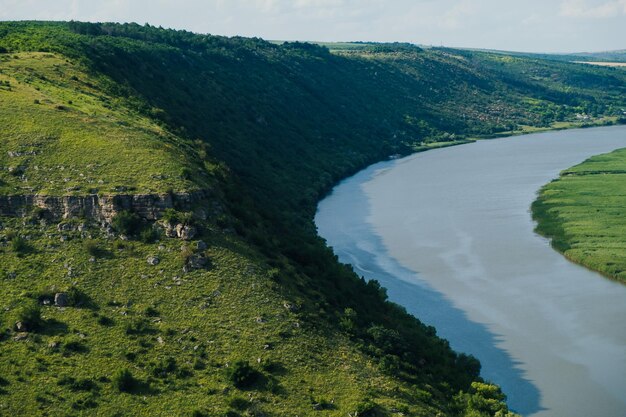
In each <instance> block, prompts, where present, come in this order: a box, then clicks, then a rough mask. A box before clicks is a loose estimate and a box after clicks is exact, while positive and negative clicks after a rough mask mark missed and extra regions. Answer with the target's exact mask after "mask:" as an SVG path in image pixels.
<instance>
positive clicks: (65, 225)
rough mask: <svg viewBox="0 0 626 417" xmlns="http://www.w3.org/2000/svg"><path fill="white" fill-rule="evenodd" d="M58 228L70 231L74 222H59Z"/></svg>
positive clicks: (62, 230) (61, 230)
mask: <svg viewBox="0 0 626 417" xmlns="http://www.w3.org/2000/svg"><path fill="white" fill-rule="evenodd" d="M57 230H58V231H59V232H69V231H71V230H72V224H71V223H59V224H57Z"/></svg>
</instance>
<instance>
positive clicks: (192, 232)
mask: <svg viewBox="0 0 626 417" xmlns="http://www.w3.org/2000/svg"><path fill="white" fill-rule="evenodd" d="M197 234H198V229H196V228H195V227H193V226H189V225H183V224H177V225H176V235H177V236H178V237H179V238H181V239H183V240H191V239H193V238H194V237H195V236H196V235H197Z"/></svg>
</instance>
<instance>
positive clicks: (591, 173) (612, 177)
mask: <svg viewBox="0 0 626 417" xmlns="http://www.w3.org/2000/svg"><path fill="white" fill-rule="evenodd" d="M533 215H534V217H535V219H536V220H537V222H538V225H537V231H538V232H539V233H541V234H543V235H545V236H547V237H550V238H551V239H552V245H553V246H554V247H555V248H556V249H557V250H559V251H560V252H562V253H563V254H564V255H565V256H566V257H567V258H569V259H571V260H572V261H574V262H577V263H579V264H582V265H585V266H587V267H589V268H591V269H594V270H596V271H599V272H601V273H603V274H605V275H607V276H609V277H611V278H615V279H617V280H620V281H622V282H626V223H625V222H624V218H625V216H626V149H619V150H616V151H614V152H611V153H608V154H604V155H598V156H594V157H592V158H589V159H588V160H586V161H585V162H583V163H581V164H579V165H576V166H574V167H572V168H569V169H567V170H565V171H563V172H562V173H561V175H560V177H559V178H558V179H557V180H555V181H553V182H551V183H550V184H548V185H546V186H545V187H543V188H542V190H541V192H540V195H539V198H538V199H537V201H535V203H534V204H533Z"/></svg>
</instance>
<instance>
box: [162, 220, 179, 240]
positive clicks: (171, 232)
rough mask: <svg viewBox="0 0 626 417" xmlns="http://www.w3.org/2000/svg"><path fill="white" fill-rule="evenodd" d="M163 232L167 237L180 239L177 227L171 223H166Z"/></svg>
mask: <svg viewBox="0 0 626 417" xmlns="http://www.w3.org/2000/svg"><path fill="white" fill-rule="evenodd" d="M163 231H164V232H165V236H167V237H178V234H177V233H176V226H174V225H173V224H171V223H164V224H163Z"/></svg>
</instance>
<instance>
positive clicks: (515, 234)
mask: <svg viewBox="0 0 626 417" xmlns="http://www.w3.org/2000/svg"><path fill="white" fill-rule="evenodd" d="M620 147H626V126H619V127H610V128H596V129H581V130H569V131H561V132H549V133H541V134H534V135H528V136H518V137H512V138H506V139H498V140H491V141H480V142H478V143H475V144H469V145H463V146H457V147H452V148H445V149H438V150H433V151H429V152H425V153H421V154H416V155H413V156H410V157H407V158H404V159H401V160H397V161H389V162H383V163H379V164H376V165H373V166H371V167H369V168H368V169H366V170H364V171H361V172H360V173H358V174H357V175H355V176H353V177H351V178H349V179H347V180H345V181H344V182H342V183H341V184H340V185H338V186H337V187H336V188H335V190H334V191H333V193H332V194H331V195H330V196H329V197H328V198H326V199H325V200H323V201H322V202H321V203H320V204H319V207H318V213H317V215H316V219H315V221H316V224H317V226H318V230H319V233H320V235H321V236H322V237H324V238H325V239H326V240H327V241H328V244H329V245H330V246H332V247H333V248H334V250H335V253H336V254H337V255H338V256H339V258H340V260H341V261H343V262H346V263H350V264H352V265H353V266H354V268H355V270H356V271H357V273H359V274H361V275H363V276H365V277H366V278H368V279H378V280H379V281H380V282H381V283H382V284H383V285H384V286H385V287H387V288H388V290H389V295H390V298H391V299H392V300H393V301H396V302H398V303H400V304H402V305H404V306H405V307H406V308H407V310H408V311H409V312H411V313H413V314H415V315H416V316H417V317H418V318H419V319H421V320H422V321H423V322H425V323H427V324H430V325H434V326H435V327H436V328H437V331H438V333H439V334H440V335H441V336H442V337H444V338H446V339H448V340H449V341H450V343H451V345H452V347H453V348H455V349H457V350H459V351H463V352H467V353H471V354H473V355H474V356H476V357H477V358H479V359H480V361H481V362H482V364H483V371H482V374H483V376H484V377H485V378H486V379H489V380H492V381H494V382H496V383H498V384H500V385H501V386H502V387H503V389H504V390H505V392H506V393H507V394H508V396H509V404H510V406H511V408H513V409H515V410H517V411H518V412H520V413H523V414H525V415H533V416H541V417H544V416H546V417H547V416H554V417H570V416H580V417H588V416H596V417H603V416H605V417H619V416H624V415H626V326H625V325H624V318H626V285H623V284H619V283H616V282H614V281H611V280H609V279H606V278H604V277H602V276H600V275H599V274H597V273H595V272H592V271H589V270H587V269H585V268H583V267H580V266H578V265H575V264H572V263H570V262H568V261H567V260H566V259H565V258H564V257H562V256H561V255H560V254H559V253H557V252H555V251H554V250H552V248H551V247H550V246H549V243H548V241H547V240H546V239H544V238H542V237H540V236H538V235H537V234H535V233H534V232H533V229H534V223H533V221H532V220H531V216H530V212H529V207H530V204H531V203H532V201H533V200H534V199H535V198H536V193H537V191H538V189H539V188H540V187H541V186H542V185H544V184H545V183H547V182H549V181H550V180H551V179H553V178H555V177H557V176H558V173H559V171H561V170H563V169H565V168H568V167H570V166H572V165H575V164H577V163H579V162H582V161H583V160H585V159H586V158H588V157H590V156H592V155H596V154H599V153H605V152H609V151H611V150H613V149H616V148H620Z"/></svg>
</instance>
